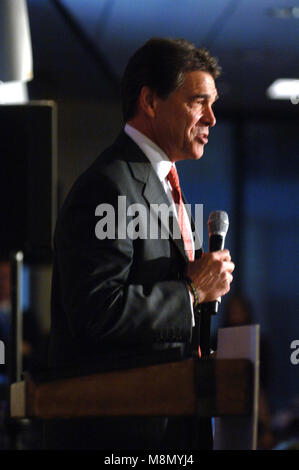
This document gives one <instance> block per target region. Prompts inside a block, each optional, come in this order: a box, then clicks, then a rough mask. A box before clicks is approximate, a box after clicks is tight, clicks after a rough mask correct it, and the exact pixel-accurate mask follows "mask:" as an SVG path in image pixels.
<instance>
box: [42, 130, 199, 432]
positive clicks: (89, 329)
mask: <svg viewBox="0 0 299 470" xmlns="http://www.w3.org/2000/svg"><path fill="white" fill-rule="evenodd" d="M119 196H126V206H127V207H128V206H129V205H131V204H136V203H137V204H141V205H142V206H143V207H145V208H146V209H145V210H146V220H147V222H149V214H150V212H149V208H150V204H162V203H164V204H167V205H169V201H168V199H167V196H166V195H165V192H164V189H163V187H162V185H161V182H160V181H159V179H158V177H157V175H156V173H155V171H154V170H153V168H152V165H151V163H150V162H149V160H148V159H147V158H146V157H145V155H144V154H143V152H142V151H141V150H140V149H139V147H138V146H137V145H136V144H135V143H134V142H133V141H132V140H131V139H130V138H129V137H128V136H127V135H126V134H125V133H124V132H122V133H121V134H120V136H119V137H118V139H117V140H116V142H115V143H114V144H113V145H112V146H111V147H110V148H108V149H107V150H106V151H105V152H104V153H103V154H102V155H101V156H100V157H99V158H98V159H97V160H96V161H95V162H94V164H93V165H92V166H91V167H90V168H89V169H88V170H87V171H86V172H85V173H84V174H83V175H82V176H81V177H80V178H79V179H78V180H77V181H76V183H75V184H74V186H73V188H72V190H71V192H70V193H69V195H68V197H67V199H66V201H65V203H64V205H63V208H62V210H61V212H60V215H59V218H58V222H57V226H56V232H55V243H54V245H55V246H54V247H55V260H54V270H53V284H52V318H51V335H50V345H49V365H50V367H52V368H54V369H56V370H58V369H59V368H60V367H70V366H71V367H74V366H75V367H77V366H82V365H87V364H88V365H90V364H91V363H97V362H99V361H102V360H103V358H106V359H107V358H108V360H109V357H110V356H111V357H112V355H113V356H114V357H115V355H116V356H117V355H123V354H126V355H128V356H129V357H130V355H131V357H132V359H133V358H136V357H137V356H140V355H141V356H142V354H147V355H148V354H150V353H151V352H157V351H162V350H165V349H169V348H175V347H177V346H178V345H179V346H180V347H181V351H182V354H183V355H186V354H188V353H190V344H191V338H192V313H191V308H190V297H189V292H188V289H187V287H186V284H185V282H184V281H183V278H184V272H185V269H186V262H187V257H186V254H185V252H184V248H183V245H182V241H181V240H174V239H173V238H172V237H169V238H168V239H161V238H160V239H150V238H149V237H148V238H145V239H142V238H137V239H136V240H132V239H131V238H130V237H125V238H120V237H119V236H116V237H115V238H112V239H104V240H99V239H98V238H97V236H96V233H95V228H96V224H97V222H98V221H99V217H98V216H96V215H95V211H96V207H97V206H98V205H99V204H104V203H105V204H109V205H110V206H111V207H114V208H115V214H116V218H115V219H116V220H115V229H116V234H117V235H119V233H120V232H119V230H120V226H119V221H118V206H117V203H118V197H119ZM124 216H125V213H124V211H123V212H122V213H121V214H120V217H124ZM128 220H129V219H128ZM200 254H201V250H200V249H199V250H198V252H197V256H200ZM164 424H165V423H164ZM164 424H163V426H164ZM159 426H160V425H159ZM159 426H158V427H159ZM163 426H162V427H163ZM151 428H152V429H153V427H152V426H151ZM155 433H156V431H155Z"/></svg>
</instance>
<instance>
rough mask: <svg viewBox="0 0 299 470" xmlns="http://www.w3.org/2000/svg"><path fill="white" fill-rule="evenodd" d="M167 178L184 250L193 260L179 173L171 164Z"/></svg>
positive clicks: (190, 259)
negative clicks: (176, 211) (175, 205)
mask: <svg viewBox="0 0 299 470" xmlns="http://www.w3.org/2000/svg"><path fill="white" fill-rule="evenodd" d="M167 179H168V181H169V182H170V184H171V188H172V197H173V200H174V202H175V204H177V206H178V221H179V227H180V230H181V234H182V237H183V240H184V244H185V250H186V253H187V255H188V258H189V261H193V259H194V256H193V247H192V240H191V237H190V232H189V230H188V226H187V224H186V215H185V211H184V204H183V198H182V192H181V188H180V181H179V175H178V172H177V171H176V169H175V167H174V166H173V165H172V166H171V170H170V172H169V173H168V175H167Z"/></svg>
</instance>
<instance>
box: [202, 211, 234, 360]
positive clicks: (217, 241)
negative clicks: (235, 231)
mask: <svg viewBox="0 0 299 470" xmlns="http://www.w3.org/2000/svg"><path fill="white" fill-rule="evenodd" d="M228 226H229V222H228V215H227V213H226V212H224V211H214V212H211V213H210V216H209V220H208V229H209V251H210V252H212V251H218V250H223V248H224V243H225V236H226V233H227V230H228ZM220 301H221V299H220V298H219V299H218V300H215V301H213V302H206V303H203V304H202V309H201V314H200V331H199V336H200V339H199V344H200V349H201V355H202V357H203V358H207V357H209V355H210V330H211V315H214V314H215V313H217V311H218V305H219V302H220Z"/></svg>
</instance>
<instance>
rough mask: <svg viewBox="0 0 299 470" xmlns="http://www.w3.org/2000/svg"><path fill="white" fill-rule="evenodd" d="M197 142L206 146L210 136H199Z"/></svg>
mask: <svg viewBox="0 0 299 470" xmlns="http://www.w3.org/2000/svg"><path fill="white" fill-rule="evenodd" d="M197 140H198V141H199V142H200V143H201V144H202V145H206V144H207V143H208V136H207V135H204V134H199V135H197Z"/></svg>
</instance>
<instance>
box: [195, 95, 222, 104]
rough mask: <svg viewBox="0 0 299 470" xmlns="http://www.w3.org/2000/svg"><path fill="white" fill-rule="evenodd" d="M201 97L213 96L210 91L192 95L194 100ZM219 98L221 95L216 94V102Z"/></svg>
mask: <svg viewBox="0 0 299 470" xmlns="http://www.w3.org/2000/svg"><path fill="white" fill-rule="evenodd" d="M199 98H207V99H209V98H211V95H210V94H209V93H197V94H196V95H193V96H192V99H193V100H196V99H199ZM218 99H219V95H216V96H215V99H214V103H215V101H217V100H218Z"/></svg>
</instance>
